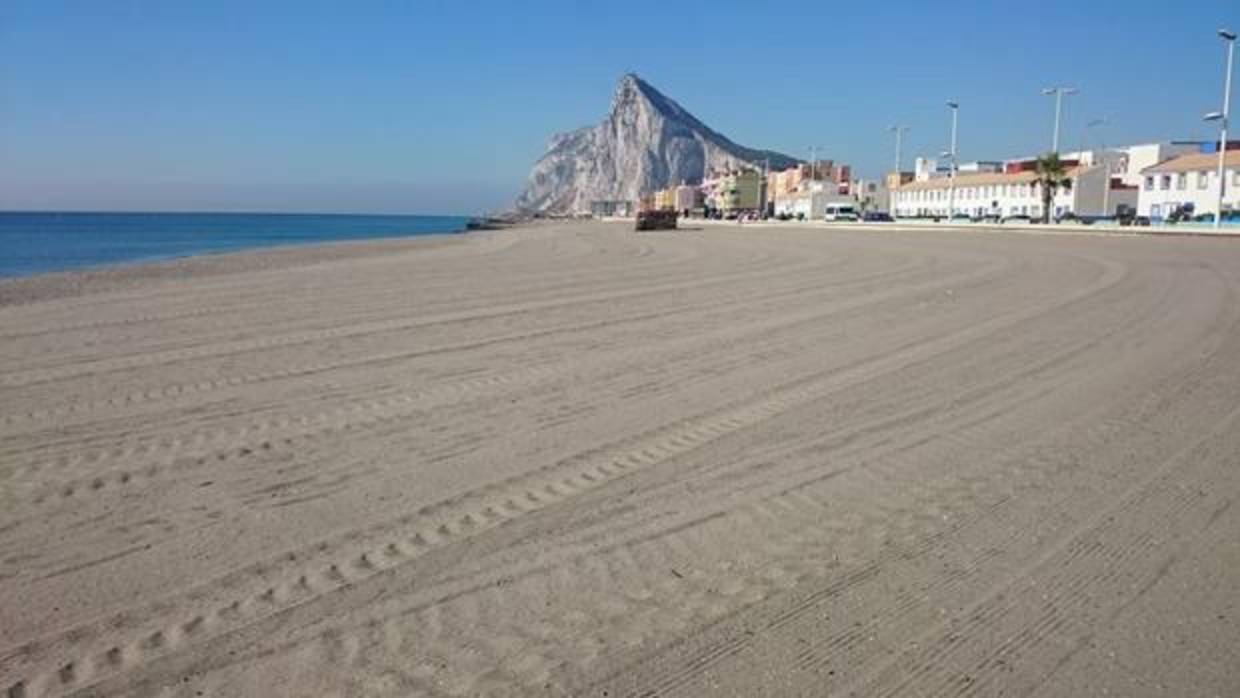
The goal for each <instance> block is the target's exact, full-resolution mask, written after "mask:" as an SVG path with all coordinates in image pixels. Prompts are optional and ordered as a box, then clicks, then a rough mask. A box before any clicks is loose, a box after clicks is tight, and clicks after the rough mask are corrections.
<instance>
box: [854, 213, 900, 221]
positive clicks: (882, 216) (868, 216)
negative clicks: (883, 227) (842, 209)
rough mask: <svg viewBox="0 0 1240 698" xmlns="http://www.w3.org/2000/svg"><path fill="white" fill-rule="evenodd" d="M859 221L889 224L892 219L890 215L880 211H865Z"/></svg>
mask: <svg viewBox="0 0 1240 698" xmlns="http://www.w3.org/2000/svg"><path fill="white" fill-rule="evenodd" d="M861 220H862V222H864V223H891V222H893V219H892V218H891V214H889V213H883V212H882V211H866V212H865V213H863V214H861Z"/></svg>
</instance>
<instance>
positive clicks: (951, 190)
mask: <svg viewBox="0 0 1240 698" xmlns="http://www.w3.org/2000/svg"><path fill="white" fill-rule="evenodd" d="M947 108H948V109H951V110H952V149H951V151H950V152H949V153H947V156H948V157H949V158H951V160H950V162H951V168H952V169H951V173H950V175H949V176H950V177H951V181H950V182H949V183H948V186H947V221H948V222H949V223H950V222H951V220H952V216H954V215H955V214H956V125H957V117H959V116H960V104H959V103H957V102H948V103H947Z"/></svg>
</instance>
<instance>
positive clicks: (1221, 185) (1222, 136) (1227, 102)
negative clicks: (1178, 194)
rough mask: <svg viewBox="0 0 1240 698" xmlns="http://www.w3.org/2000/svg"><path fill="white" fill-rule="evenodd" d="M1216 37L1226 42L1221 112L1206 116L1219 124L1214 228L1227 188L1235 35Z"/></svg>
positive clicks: (1224, 32) (1221, 33) (1219, 219)
mask: <svg viewBox="0 0 1240 698" xmlns="http://www.w3.org/2000/svg"><path fill="white" fill-rule="evenodd" d="M1218 35H1219V37H1221V38H1222V39H1223V41H1226V42H1227V69H1226V71H1225V72H1226V75H1227V77H1226V78H1224V80H1223V111H1221V112H1217V111H1216V112H1211V113H1209V114H1206V121H1217V122H1219V137H1218V209H1217V210H1216V212H1215V214H1214V227H1215V228H1219V227H1221V226H1222V224H1223V192H1224V190H1225V189H1226V188H1227V182H1226V181H1225V177H1224V174H1225V172H1224V167H1225V165H1226V161H1227V119H1228V117H1229V115H1230V112H1231V66H1232V63H1233V59H1234V57H1235V50H1236V33H1235V32H1232V31H1228V30H1226V29H1220V30H1218Z"/></svg>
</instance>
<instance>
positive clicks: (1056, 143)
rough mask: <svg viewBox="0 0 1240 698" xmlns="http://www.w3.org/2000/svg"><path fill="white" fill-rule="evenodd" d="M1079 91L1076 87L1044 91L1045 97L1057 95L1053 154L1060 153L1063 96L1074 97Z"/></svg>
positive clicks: (1049, 88)
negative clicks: (1060, 121)
mask: <svg viewBox="0 0 1240 698" xmlns="http://www.w3.org/2000/svg"><path fill="white" fill-rule="evenodd" d="M1077 92H1079V90H1077V89H1076V88H1074V87H1048V88H1046V89H1044V90H1042V94H1044V95H1055V135H1054V136H1053V137H1052V138H1051V152H1052V153H1058V152H1059V118H1060V117H1061V116H1062V115H1063V96H1064V95H1074V94H1076V93H1077Z"/></svg>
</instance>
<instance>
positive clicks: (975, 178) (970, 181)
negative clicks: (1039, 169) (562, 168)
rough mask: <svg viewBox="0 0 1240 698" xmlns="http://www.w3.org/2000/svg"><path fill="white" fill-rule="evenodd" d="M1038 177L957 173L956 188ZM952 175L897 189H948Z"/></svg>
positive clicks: (1076, 170)
mask: <svg viewBox="0 0 1240 698" xmlns="http://www.w3.org/2000/svg"><path fill="white" fill-rule="evenodd" d="M1082 169H1087V168H1081V167H1068V168H1065V169H1064V174H1065V175H1067V176H1068V177H1076V176H1077V175H1078V174H1080V172H1081V170H1082ZM1037 178H1038V173H1036V172H1034V171H1032V170H1030V171H1027V172H1017V173H1014V174H1007V173H1004V172H979V173H977V174H957V175H956V188H957V189H961V188H963V187H983V186H989V185H991V184H1028V183H1030V182H1033V181H1034V180H1035V179H1037ZM951 181H952V178H951V177H933V178H931V179H924V180H921V181H913V182H908V183H906V184H901V185H900V186H899V187H897V188H896V191H922V190H926V189H947V188H949V187H951Z"/></svg>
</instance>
